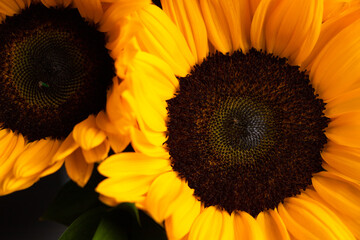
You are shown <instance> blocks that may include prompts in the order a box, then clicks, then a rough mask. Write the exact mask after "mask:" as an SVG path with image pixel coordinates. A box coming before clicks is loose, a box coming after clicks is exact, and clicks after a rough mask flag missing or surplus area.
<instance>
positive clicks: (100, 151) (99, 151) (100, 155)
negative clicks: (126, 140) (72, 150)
mask: <svg viewBox="0 0 360 240" xmlns="http://www.w3.org/2000/svg"><path fill="white" fill-rule="evenodd" d="M109 151H110V144H109V141H104V142H103V143H101V144H100V145H99V146H96V147H94V148H92V149H90V150H85V149H82V154H83V155H84V158H85V161H86V162H87V163H95V162H99V161H101V160H104V159H105V158H106V157H107V156H108V153H109Z"/></svg>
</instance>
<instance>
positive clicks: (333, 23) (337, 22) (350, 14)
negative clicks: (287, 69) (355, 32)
mask: <svg viewBox="0 0 360 240" xmlns="http://www.w3.org/2000/svg"><path fill="white" fill-rule="evenodd" d="M328 2H337V3H338V4H345V2H344V1H338V0H326V1H325V5H324V8H326V7H327V5H328ZM359 14H360V4H359V5H358V6H355V5H354V6H353V7H351V8H349V9H347V10H345V11H344V12H338V13H337V15H336V17H333V18H331V19H330V20H328V21H325V22H324V23H323V24H322V26H321V32H320V36H319V39H318V41H317V43H316V45H315V47H314V49H313V51H312V52H311V54H310V55H309V57H308V58H307V59H306V60H305V61H304V62H303V63H302V64H301V67H302V68H303V69H305V68H306V69H310V68H311V66H312V63H313V61H314V59H315V58H316V57H317V56H318V55H319V53H320V52H321V50H322V49H323V48H324V47H325V46H326V45H327V44H328V43H329V41H330V40H331V39H332V38H334V37H335V36H336V35H337V34H339V33H340V32H341V31H342V30H343V29H344V28H345V27H347V26H349V25H350V24H352V23H353V22H355V21H356V20H358V19H359V18H358V16H359Z"/></svg>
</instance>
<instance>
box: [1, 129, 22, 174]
mask: <svg viewBox="0 0 360 240" xmlns="http://www.w3.org/2000/svg"><path fill="white" fill-rule="evenodd" d="M24 149H25V140H24V137H23V136H22V135H18V134H14V133H13V132H12V131H10V130H8V129H2V130H0V179H4V178H5V176H6V175H7V174H8V173H9V172H10V171H12V168H13V166H14V164H15V160H16V158H17V157H18V156H19V155H20V154H21V153H22V152H23V151H24Z"/></svg>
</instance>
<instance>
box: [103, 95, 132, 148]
mask: <svg viewBox="0 0 360 240" xmlns="http://www.w3.org/2000/svg"><path fill="white" fill-rule="evenodd" d="M108 99H109V98H108ZM124 111H125V110H124ZM129 113H130V110H129ZM122 120H124V121H122ZM122 120H120V122H115V123H114V122H110V119H109V117H108V115H107V114H106V113H104V112H103V111H101V112H100V113H99V114H98V115H97V116H96V125H97V126H99V128H101V129H102V130H103V131H105V132H106V135H107V137H108V141H105V142H109V144H110V146H111V148H112V149H113V150H114V152H115V153H118V152H122V151H123V150H124V149H125V148H126V147H127V146H128V145H129V144H130V128H131V127H132V125H133V124H135V123H134V122H133V120H134V118H133V117H132V116H129V118H126V117H125V118H123V119H122Z"/></svg>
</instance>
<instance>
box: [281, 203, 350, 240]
mask: <svg viewBox="0 0 360 240" xmlns="http://www.w3.org/2000/svg"><path fill="white" fill-rule="evenodd" d="M279 214H280V216H281V217H282V219H283V221H284V223H285V225H286V227H287V229H288V231H289V232H290V233H291V234H292V235H293V236H294V237H295V238H297V239H334V240H335V239H354V238H353V236H352V234H351V233H350V232H349V230H348V229H347V228H346V226H345V225H344V224H343V223H342V222H341V220H340V219H339V218H338V217H337V216H336V215H335V214H334V213H333V212H331V211H330V210H329V209H328V208H326V207H325V206H324V205H322V204H321V203H318V202H316V201H311V200H307V199H303V198H297V197H291V198H288V199H287V200H286V201H285V203H284V204H282V203H280V204H279Z"/></svg>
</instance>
